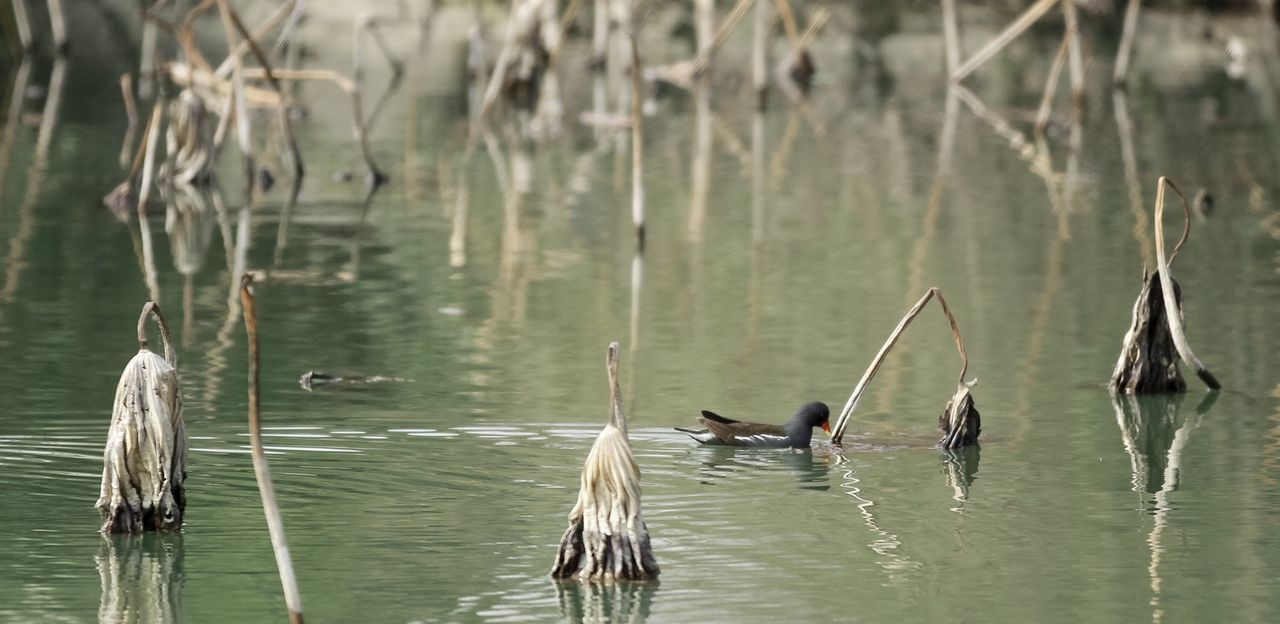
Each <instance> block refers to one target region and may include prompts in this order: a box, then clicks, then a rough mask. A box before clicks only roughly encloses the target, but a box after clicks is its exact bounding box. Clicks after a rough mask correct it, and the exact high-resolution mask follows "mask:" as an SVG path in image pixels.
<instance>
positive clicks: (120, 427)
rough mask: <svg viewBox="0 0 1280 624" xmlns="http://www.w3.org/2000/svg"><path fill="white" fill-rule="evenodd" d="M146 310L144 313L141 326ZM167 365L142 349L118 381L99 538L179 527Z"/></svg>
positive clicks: (177, 398) (179, 425)
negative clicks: (103, 535) (108, 535)
mask: <svg viewBox="0 0 1280 624" xmlns="http://www.w3.org/2000/svg"><path fill="white" fill-rule="evenodd" d="M151 307H152V306H150V305H148V307H147V308H146V309H144V312H143V314H144V320H145V316H146V314H147V313H148V312H149V311H150V309H151ZM166 334H167V331H166ZM166 338H167V335H166ZM166 351H168V349H166ZM166 354H168V353H166ZM170 357H171V358H172V357H173V356H170ZM173 364H174V362H173V361H170V360H166V359H165V358H163V357H161V356H159V355H157V354H155V353H153V352H151V351H150V350H149V349H147V347H146V345H145V343H144V344H143V346H142V348H140V349H139V350H138V353H137V355H135V356H133V359H132V360H129V364H128V365H127V366H125V369H124V372H123V373H122V374H121V375H120V383H119V384H118V385H117V386H116V397H115V404H114V407H113V408H112V413H111V428H110V430H109V431H108V432H107V445H106V449H105V450H104V451H103V457H102V460H103V467H102V489H101V493H100V495H99V497H98V502H97V508H98V509H99V510H100V511H102V512H104V513H105V514H106V517H105V519H104V521H103V524H102V531H103V532H105V533H140V532H142V531H147V530H157V529H177V528H180V527H181V526H182V512H183V509H184V508H185V507H186V493H185V490H184V488H183V481H184V480H185V479H186V476H187V430H186V425H185V424H184V423H183V420H182V390H181V388H180V386H179V382H178V370H177V369H176V368H175V367H174V365H173Z"/></svg>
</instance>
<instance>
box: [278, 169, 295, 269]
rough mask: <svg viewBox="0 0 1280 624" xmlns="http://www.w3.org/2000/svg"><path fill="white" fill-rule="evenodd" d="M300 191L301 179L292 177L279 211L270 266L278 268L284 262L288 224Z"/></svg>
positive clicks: (287, 239) (291, 218)
mask: <svg viewBox="0 0 1280 624" xmlns="http://www.w3.org/2000/svg"><path fill="white" fill-rule="evenodd" d="M301 190H302V177H301V176H294V177H293V182H292V183H291V184H290V185H289V195H288V196H287V197H285V200H284V208H283V209H281V211H280V224H279V225H278V226H277V227H276V251H275V258H274V260H273V262H272V266H274V267H276V268H280V265H281V264H282V263H283V262H284V250H285V247H287V246H288V245H289V223H290V221H292V220H293V209H294V207H295V206H297V204H298V193H299V192H300V191H301Z"/></svg>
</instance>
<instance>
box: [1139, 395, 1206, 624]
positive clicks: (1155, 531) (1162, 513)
mask: <svg viewBox="0 0 1280 624" xmlns="http://www.w3.org/2000/svg"><path fill="white" fill-rule="evenodd" d="M1200 420H1201V415H1200V414H1197V415H1196V416H1194V417H1192V418H1188V419H1187V421H1186V422H1184V423H1183V424H1182V426H1181V427H1179V428H1178V431H1177V433H1175V434H1173V444H1171V445H1170V446H1169V453H1168V456H1167V461H1166V463H1165V469H1164V486H1163V487H1161V488H1160V491H1159V492H1156V494H1155V501H1154V503H1155V514H1154V516H1155V517H1154V522H1155V523H1154V525H1153V526H1152V527H1151V533H1149V534H1148V535H1147V547H1148V548H1149V549H1150V551H1151V563H1150V564H1149V565H1148V566H1147V573H1148V574H1149V575H1150V576H1151V621H1152V622H1159V621H1161V620H1162V619H1163V617H1164V609H1163V608H1161V607H1160V586H1161V583H1162V582H1163V579H1162V578H1161V577H1160V561H1161V559H1162V556H1161V555H1163V554H1164V545H1163V543H1162V541H1163V540H1162V538H1163V536H1164V530H1165V528H1166V527H1167V526H1168V524H1169V511H1170V509H1172V505H1171V504H1170V503H1169V494H1171V493H1173V492H1175V491H1177V489H1178V479H1179V477H1180V476H1181V473H1182V450H1183V449H1184V448H1185V447H1186V446H1187V439H1188V438H1189V437H1190V435H1191V431H1192V430H1193V429H1195V428H1196V427H1198V426H1200Z"/></svg>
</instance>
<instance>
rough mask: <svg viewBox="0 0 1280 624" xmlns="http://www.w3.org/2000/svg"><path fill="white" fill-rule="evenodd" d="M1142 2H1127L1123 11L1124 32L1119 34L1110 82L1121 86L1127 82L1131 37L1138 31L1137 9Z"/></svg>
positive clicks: (1130, 0) (1134, 0)
mask: <svg viewBox="0 0 1280 624" xmlns="http://www.w3.org/2000/svg"><path fill="white" fill-rule="evenodd" d="M1141 5H1142V0H1129V6H1128V7H1126V8H1125V10H1124V30H1123V31H1121V34H1120V49H1119V50H1118V51H1117V52H1116V69H1115V74H1114V75H1113V76H1112V80H1113V81H1114V82H1115V84H1117V85H1123V84H1124V83H1125V81H1126V80H1128V75H1129V56H1130V54H1132V51H1133V35H1134V33H1135V32H1137V30H1138V9H1139V7H1140V6H1141Z"/></svg>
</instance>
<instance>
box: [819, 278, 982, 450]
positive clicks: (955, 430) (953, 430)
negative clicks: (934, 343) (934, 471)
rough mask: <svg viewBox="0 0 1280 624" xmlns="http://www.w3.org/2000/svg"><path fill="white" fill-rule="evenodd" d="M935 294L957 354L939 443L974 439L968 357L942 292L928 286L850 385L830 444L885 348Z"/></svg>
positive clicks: (840, 434)
mask: <svg viewBox="0 0 1280 624" xmlns="http://www.w3.org/2000/svg"><path fill="white" fill-rule="evenodd" d="M935 296H936V297H937V298H938V303H939V304H940V305H941V306H942V312H943V314H945V315H946V317H947V322H948V323H949V324H950V326H951V337H952V338H953V339H954V340H955V343H956V351H957V352H959V354H960V377H959V381H958V382H957V384H956V392H955V394H954V395H953V396H952V397H951V400H950V401H949V402H948V403H947V407H946V410H945V411H944V412H943V414H942V416H941V417H940V418H939V419H938V424H939V426H940V427H941V428H942V430H943V433H944V435H943V438H942V440H941V441H940V442H939V444H940V445H941V446H943V447H944V448H957V447H960V446H964V445H966V444H973V443H974V442H976V441H977V439H978V434H979V433H980V432H981V430H982V426H981V419H980V417H979V414H978V410H977V409H976V408H974V406H973V397H972V395H971V394H970V393H969V388H970V387H971V386H972V384H973V382H965V380H964V376H965V374H966V373H967V372H968V370H969V356H968V355H967V354H966V352H965V349H964V341H963V340H962V339H961V337H960V328H959V325H957V324H956V318H955V316H954V315H953V314H952V313H951V309H950V308H949V307H948V306H947V302H946V299H944V298H943V297H942V291H941V290H940V289H938V288H936V287H935V288H930V289H929V290H928V292H926V293H925V294H924V296H923V297H921V298H920V300H919V301H917V302H916V304H915V305H913V306H911V309H909V310H907V313H906V315H904V316H903V317H902V320H900V321H898V325H897V326H896V327H894V328H893V331H892V332H890V334H889V338H888V339H887V340H885V343H884V345H883V346H881V347H880V351H879V352H877V353H876V356H875V358H873V359H872V360H871V364H870V365H869V366H868V367H867V370H866V372H864V373H863V374H862V378H861V379H859V380H858V385H856V386H854V388H853V394H851V395H849V400H848V401H846V402H845V404H844V409H842V410H840V417H839V419H837V420H836V424H835V426H833V427H832V428H831V443H832V444H840V442H841V441H842V440H843V439H844V431H845V429H846V428H847V427H848V426H849V423H850V422H851V421H852V420H853V412H854V410H855V409H857V407H858V401H859V400H860V399H861V398H862V394H863V393H864V392H865V391H866V389H867V386H868V385H869V384H870V383H871V379H872V378H873V377H875V374H876V372H877V371H879V370H880V366H881V365H882V364H884V360H885V358H886V357H887V356H888V355H889V351H890V350H892V349H893V346H894V345H895V344H897V342H898V338H900V337H901V336H902V333H903V331H905V330H906V328H907V325H910V324H911V321H912V320H914V319H915V317H916V316H918V315H919V314H920V311H921V310H923V309H924V306H925V304H927V303H929V300H930V299H932V298H933V297H935Z"/></svg>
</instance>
